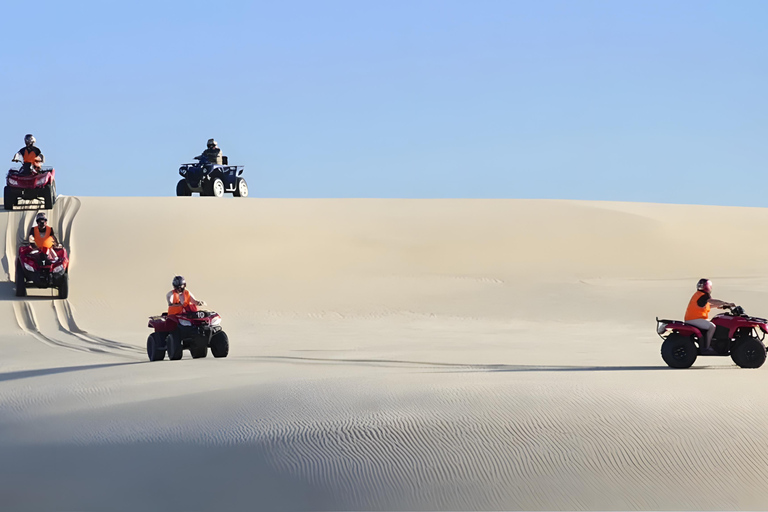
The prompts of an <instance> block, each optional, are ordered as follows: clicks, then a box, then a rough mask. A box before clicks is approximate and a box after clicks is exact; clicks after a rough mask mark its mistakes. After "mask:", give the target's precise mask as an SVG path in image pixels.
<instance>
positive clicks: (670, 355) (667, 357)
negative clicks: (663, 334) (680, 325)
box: [661, 333, 697, 368]
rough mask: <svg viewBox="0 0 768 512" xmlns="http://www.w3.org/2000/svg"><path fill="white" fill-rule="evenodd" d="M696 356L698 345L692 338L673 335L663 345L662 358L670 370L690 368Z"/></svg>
mask: <svg viewBox="0 0 768 512" xmlns="http://www.w3.org/2000/svg"><path fill="white" fill-rule="evenodd" d="M696 356H697V353H696V345H695V344H694V343H693V340H692V339H691V337H690V336H682V335H680V334H676V333H673V334H670V335H669V336H667V339H665V340H664V343H662V344H661V358H662V359H664V362H665V363H667V366H669V367H670V368H690V367H691V366H693V363H694V362H696Z"/></svg>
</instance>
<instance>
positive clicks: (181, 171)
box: [179, 167, 187, 176]
mask: <svg viewBox="0 0 768 512" xmlns="http://www.w3.org/2000/svg"><path fill="white" fill-rule="evenodd" d="M179 174H181V175H182V176H184V175H185V174H187V168H186V167H181V168H179Z"/></svg>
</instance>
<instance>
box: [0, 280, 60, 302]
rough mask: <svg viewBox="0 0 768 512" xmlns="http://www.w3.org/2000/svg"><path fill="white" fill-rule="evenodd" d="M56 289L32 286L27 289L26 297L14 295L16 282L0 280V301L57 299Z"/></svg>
mask: <svg viewBox="0 0 768 512" xmlns="http://www.w3.org/2000/svg"><path fill="white" fill-rule="evenodd" d="M58 298H59V296H58V291H57V290H56V289H55V288H34V287H29V288H28V289H27V296H26V297H17V296H16V283H13V282H8V281H3V282H0V301H4V300H25V301H38V300H56V299H58Z"/></svg>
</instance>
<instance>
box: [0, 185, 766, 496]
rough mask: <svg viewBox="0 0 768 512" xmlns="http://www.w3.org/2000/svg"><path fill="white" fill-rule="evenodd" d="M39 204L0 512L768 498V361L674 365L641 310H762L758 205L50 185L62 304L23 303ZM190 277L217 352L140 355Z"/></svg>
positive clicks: (3, 417) (10, 361) (0, 218)
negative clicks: (704, 280)
mask: <svg viewBox="0 0 768 512" xmlns="http://www.w3.org/2000/svg"><path fill="white" fill-rule="evenodd" d="M190 211H194V212H196V213H195V215H194V216H190V215H189V214H188V212H190ZM33 217H34V212H23V211H19V212H11V213H3V214H0V234H2V233H4V234H5V245H4V256H3V257H2V270H3V272H2V275H0V325H2V329H1V330H0V504H2V507H0V508H4V509H6V508H7V509H9V510H50V509H56V510H116V511H122V510H125V511H128V510H254V509H263V510H296V509H313V510H317V509H327V510H339V509H403V510H406V509H407V510H413V509H648V508H652V509H661V508H665V509H666V508H673V509H730V508H761V509H763V508H766V507H767V506H768V498H766V496H768V482H766V479H765V478H764V475H763V470H764V465H765V463H764V461H765V460H766V457H768V449H766V448H765V447H766V445H767V444H768V431H766V429H765V428H764V427H763V425H764V424H765V422H766V421H767V420H768V407H767V406H766V405H765V403H764V400H763V394H764V393H763V391H762V390H763V388H764V386H765V385H766V383H767V381H768V371H766V369H765V368H764V369H758V370H744V369H740V368H738V367H736V366H735V365H734V364H733V363H732V362H731V361H730V359H725V358H701V359H700V360H698V361H697V362H696V364H695V365H694V367H693V368H692V369H690V370H685V371H676V370H672V369H669V368H667V366H666V365H665V364H664V362H663V361H662V360H661V357H660V354H659V347H660V340H659V339H658V337H657V336H656V333H655V327H656V326H655V321H654V318H655V317H656V316H661V317H665V318H668V317H679V316H681V315H682V313H683V311H684V308H685V305H686V303H687V300H688V299H689V297H690V294H691V293H692V287H693V286H694V285H695V283H696V281H697V280H698V279H699V278H700V277H710V278H712V279H713V281H714V283H715V296H717V297H719V298H722V299H725V300H730V301H733V302H737V303H739V304H742V305H744V306H745V308H746V309H747V310H748V311H750V312H752V311H754V312H755V313H762V312H766V311H768V293H767V292H768V273H767V272H765V262H766V261H768V244H766V243H763V242H761V239H762V238H761V235H762V233H765V232H766V228H768V211H765V210H763V209H749V208H720V207H700V206H675V205H651V204H621V203H588V202H568V201H513V200H262V199H259V200H242V201H220V200H215V199H207V198H203V199H201V198H185V197H182V198H75V197H61V198H60V199H59V200H58V201H57V202H56V205H55V207H54V209H53V211H52V213H51V222H50V223H51V225H52V226H53V227H54V229H55V230H56V233H57V234H58V235H59V236H60V239H61V240H62V242H63V244H64V245H65V247H66V248H67V250H68V251H69V254H70V258H71V267H70V295H69V299H68V300H53V299H52V297H51V292H50V291H49V290H30V296H29V297H27V298H24V299H17V298H16V297H15V296H14V291H13V283H12V279H11V277H10V276H13V275H14V274H13V272H14V264H15V254H16V248H17V247H18V243H19V241H20V240H21V239H23V238H24V235H25V234H26V233H27V232H28V230H29V226H30V224H31V221H32V218H33ZM726 229H727V230H728V231H729V233H731V235H730V236H731V237H732V238H739V239H745V240H752V241H753V242H751V243H750V244H749V250H746V249H745V250H741V251H738V252H734V249H733V248H732V247H730V246H729V245H728V244H713V245H712V246H710V247H708V248H707V253H706V257H703V256H702V249H703V248H702V245H701V240H702V235H703V234H706V233H709V234H711V233H717V232H718V231H721V230H726ZM176 274H182V275H184V276H185V277H186V279H187V282H188V287H189V289H190V290H192V291H193V292H194V294H195V295H196V296H197V297H198V298H200V299H203V300H205V301H206V302H207V303H208V304H209V305H210V306H211V308H212V309H214V310H216V311H217V312H219V313H220V314H221V317H222V326H224V328H225V329H226V331H227V333H228V335H229V340H230V353H229V356H228V357H227V358H226V359H214V358H212V357H208V358H205V359H196V360H193V359H191V358H190V356H189V353H185V354H184V358H183V359H182V360H181V361H173V362H171V361H168V360H165V361H162V362H161V361H158V362H149V361H147V355H146V350H145V345H144V344H145V342H146V339H147V336H148V335H149V333H150V329H148V327H147V318H148V317H149V316H151V315H157V314H159V313H160V312H162V311H163V310H164V307H165V304H164V301H165V293H166V292H167V291H168V290H169V289H170V280H171V278H172V277H173V276H174V275H176Z"/></svg>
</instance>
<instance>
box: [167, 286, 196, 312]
mask: <svg viewBox="0 0 768 512" xmlns="http://www.w3.org/2000/svg"><path fill="white" fill-rule="evenodd" d="M182 295H183V297H184V302H181V298H180V297H179V292H177V291H176V290H173V298H172V299H171V305H170V306H168V314H169V315H180V314H181V313H183V312H184V308H185V307H187V306H189V303H190V302H192V301H191V299H190V298H189V291H187V290H184V293H183V294H182Z"/></svg>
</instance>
